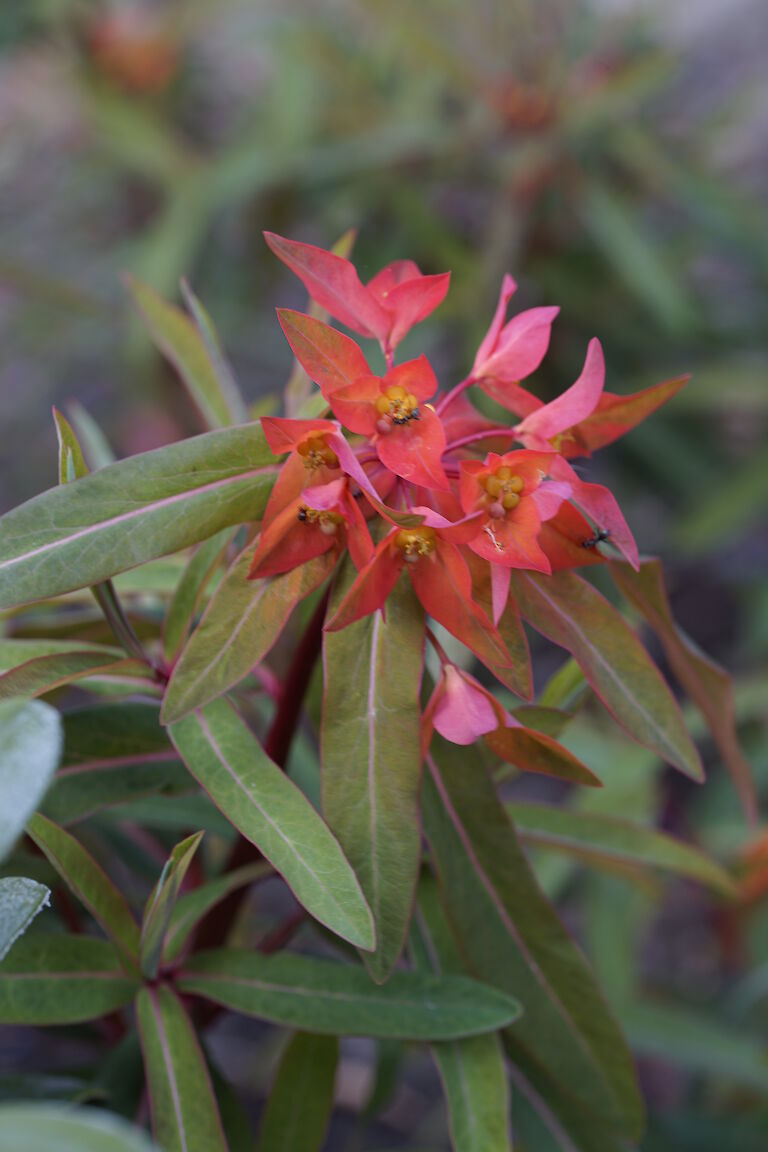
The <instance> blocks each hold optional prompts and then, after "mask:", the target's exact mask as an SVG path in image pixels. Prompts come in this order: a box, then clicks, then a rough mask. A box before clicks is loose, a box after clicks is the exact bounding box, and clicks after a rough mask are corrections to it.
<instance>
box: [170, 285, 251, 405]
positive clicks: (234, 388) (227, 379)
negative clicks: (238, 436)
mask: <svg viewBox="0 0 768 1152" xmlns="http://www.w3.org/2000/svg"><path fill="white" fill-rule="evenodd" d="M181 294H182V296H183V297H184V303H185V304H186V306H187V311H188V312H189V314H190V316H191V317H192V319H193V320H194V322H195V327H196V328H197V331H198V332H199V334H200V339H201V340H202V342H203V345H204V346H205V351H206V353H207V354H208V359H209V361H210V364H211V367H212V368H213V371H214V373H215V375H216V380H217V382H218V385H219V393H220V395H221V398H222V400H223V406H222V407H223V408H226V410H227V411H228V412H229V414H230V420H229V421H228V423H232V424H244V423H245V422H246V420H247V419H248V405H247V404H246V402H245V400H244V399H243V396H242V393H241V392H240V388H239V387H238V383H237V380H236V379H235V374H234V372H233V371H232V367H231V365H230V363H229V361H228V360H227V357H226V356H225V354H224V351H223V349H222V347H221V342H220V340H219V336H218V333H217V331H216V329H215V327H214V325H213V320H212V319H211V317H210V316H209V314H208V312H207V310H206V309H205V308H204V307H203V305H202V303H201V301H200V300H198V298H197V296H195V294H194V292H193V291H192V289H191V288H190V286H189V284H188V283H187V281H186V280H185V279H183V278H182V280H181Z"/></svg>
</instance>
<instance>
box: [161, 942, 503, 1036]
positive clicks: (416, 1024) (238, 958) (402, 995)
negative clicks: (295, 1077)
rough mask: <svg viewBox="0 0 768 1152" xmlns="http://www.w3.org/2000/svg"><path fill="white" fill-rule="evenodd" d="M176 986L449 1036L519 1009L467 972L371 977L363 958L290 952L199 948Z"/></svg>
mask: <svg viewBox="0 0 768 1152" xmlns="http://www.w3.org/2000/svg"><path fill="white" fill-rule="evenodd" d="M178 988H179V990H180V991H181V992H190V993H193V994H195V995H197V996H203V997H205V999H207V1000H213V1001H214V1003H216V1004H222V1005H223V1006H224V1007H225V1008H230V1009H231V1010H232V1011H233V1012H241V1013H242V1014H243V1015H244V1016H257V1017H260V1018H261V1019H263V1020H271V1021H272V1022H273V1023H275V1024H284V1025H286V1026H287V1027H288V1028H301V1029H305V1030H306V1031H311V1032H323V1033H329V1034H330V1035H332V1036H376V1037H394V1038H395V1039H401V1040H453V1039H455V1038H456V1037H458V1036H477V1035H481V1034H482V1033H484V1032H495V1031H496V1030H497V1029H498V1028H503V1027H504V1025H506V1024H509V1023H510V1022H511V1021H512V1020H514V1019H515V1017H516V1016H517V1014H518V1012H519V1010H520V1006H519V1005H518V1003H517V1002H516V1001H515V1000H513V999H512V997H511V996H508V995H506V994H505V993H503V992H500V991H499V990H498V989H496V988H489V987H487V986H486V985H484V984H480V983H478V982H477V981H476V980H470V979H468V978H466V977H460V976H445V977H441V978H438V977H435V976H425V975H423V974H421V973H416V972H403V971H397V972H393V973H392V976H391V977H390V978H389V980H388V981H387V983H386V984H374V983H372V981H371V978H370V976H369V975H368V973H367V972H366V970H365V968H363V966H362V965H353V964H338V963H333V962H331V961H329V960H317V959H315V958H314V957H309V956H298V955H295V954H294V953H289V952H281V953H278V954H277V955H274V956H262V955H260V954H259V953H258V952H242V951H239V950H237V949H226V950H224V949H221V950H215V951H212V952H199V953H198V954H197V955H196V956H193V957H192V958H191V959H190V960H188V961H187V963H186V965H185V967H184V969H183V970H182V972H181V973H180V975H179V978H178Z"/></svg>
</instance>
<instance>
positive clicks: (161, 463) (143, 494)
mask: <svg viewBox="0 0 768 1152" xmlns="http://www.w3.org/2000/svg"><path fill="white" fill-rule="evenodd" d="M274 475H275V463H274V457H273V456H272V453H271V452H270V450H269V447H268V446H267V443H266V441H265V439H264V435H263V433H262V431H261V428H260V426H259V425H257V424H246V425H244V426H242V427H239V428H227V429H224V430H223V431H219V432H209V433H207V434H205V435H203V436H195V437H193V438H192V439H191V440H183V441H182V442H181V443H179V444H170V445H168V446H167V447H165V448H157V449H155V450H154V451H152V452H144V453H142V454H141V455H139V456H132V457H130V458H129V459H128V460H121V461H120V462H119V463H117V464H110V465H109V466H108V467H107V468H102V469H101V470H100V471H98V472H93V473H91V474H90V475H89V476H84V477H83V478H82V479H81V480H75V481H73V482H72V483H71V484H65V485H62V486H59V487H57V488H52V489H50V490H49V491H48V492H43V493H42V494H41V495H40V496H35V497H34V498H33V499H32V500H28V501H27V502H26V504H22V505H21V506H20V507H19V508H15V509H14V510H13V511H11V512H8V513H7V514H6V515H5V516H3V517H2V518H0V609H2V608H11V607H15V606H16V605H18V604H28V603H30V602H31V601H33V600H42V599H45V598H47V597H50V596H59V595H61V594H62V593H63V592H70V591H72V590H73V589H75V588H83V587H85V586H86V585H92V584H98V583H99V582H101V581H103V580H106V579H107V578H108V577H109V576H113V575H114V574H115V573H116V572H122V571H124V570H125V569H128V568H135V567H136V566H137V565H139V564H143V563H145V562H146V561H147V560H151V559H153V558H154V557H157V556H164V555H167V554H168V553H170V552H176V551H178V550H179V549H181V548H186V547H188V546H189V545H190V544H196V543H197V542H198V541H200V540H205V539H207V538H208V537H209V536H212V535H214V533H216V532H218V531H220V530H221V529H222V528H226V527H228V526H229V525H233V524H239V523H242V522H243V521H246V520H258V519H259V518H260V516H261V515H262V513H263V511H264V507H265V505H266V501H267V497H268V495H269V491H270V489H271V487H272V483H273V479H274Z"/></svg>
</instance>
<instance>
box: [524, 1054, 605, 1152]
mask: <svg viewBox="0 0 768 1152" xmlns="http://www.w3.org/2000/svg"><path fill="white" fill-rule="evenodd" d="M509 1074H510V1079H511V1081H512V1124H513V1127H514V1132H515V1150H516V1152H518V1150H519V1152H626V1149H627V1145H626V1143H625V1141H623V1140H619V1139H618V1138H617V1137H616V1135H615V1134H614V1133H612V1132H611V1131H609V1130H607V1129H605V1128H603V1127H601V1126H600V1125H598V1124H596V1123H595V1119H594V1117H593V1116H592V1115H590V1113H588V1112H584V1111H583V1110H582V1109H581V1108H579V1107H578V1104H576V1103H574V1100H573V1098H572V1097H569V1096H567V1095H566V1094H565V1093H564V1092H563V1091H562V1090H561V1089H560V1088H559V1087H558V1086H557V1085H556V1084H553V1083H552V1082H551V1081H550V1080H548V1078H547V1077H546V1076H545V1075H543V1074H542V1073H541V1071H540V1070H538V1069H535V1070H534V1069H532V1068H526V1069H525V1071H523V1069H522V1068H520V1067H517V1066H515V1065H514V1064H513V1065H512V1066H511V1067H510V1068H509Z"/></svg>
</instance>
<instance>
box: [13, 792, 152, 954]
mask: <svg viewBox="0 0 768 1152" xmlns="http://www.w3.org/2000/svg"><path fill="white" fill-rule="evenodd" d="M27 834H28V835H29V836H31V837H32V839H33V840H34V842H35V844H37V846H38V848H40V849H41V851H42V852H44V853H45V855H46V856H47V858H48V860H50V862H51V864H52V865H53V866H54V868H55V869H56V871H57V872H58V873H59V875H60V876H61V878H62V880H64V882H65V883H66V884H67V885H68V887H69V888H71V889H72V891H73V892H74V894H75V896H77V898H78V900H81V901H82V902H83V904H84V905H85V907H86V908H87V909H88V911H89V912H90V913H91V915H92V916H93V918H94V920H95V921H96V923H97V924H98V925H99V926H100V927H101V928H103V930H104V931H105V932H106V934H107V936H108V937H109V938H110V940H111V941H112V943H113V944H114V946H115V948H117V950H118V952H119V953H120V955H121V956H122V958H123V960H124V962H125V964H126V967H127V969H128V971H129V972H135V971H136V958H137V955H138V950H139V926H138V924H137V923H136V921H135V919H134V916H133V913H132V912H131V910H130V908H129V907H128V903H127V901H126V899H125V897H124V896H123V894H122V892H120V890H119V889H118V888H116V887H115V885H114V884H113V883H112V881H111V880H110V878H109V877H108V876H107V874H106V872H105V871H104V870H103V868H101V866H100V865H99V864H97V862H96V861H95V860H94V858H93V857H92V856H91V854H90V852H88V851H87V850H86V849H85V848H84V847H83V846H82V844H80V843H79V842H78V841H77V840H76V839H75V838H74V836H71V835H70V834H69V832H65V831H64V829H63V828H59V827H58V826H57V825H56V824H54V823H53V822H52V821H51V820H47V819H46V818H45V816H41V815H40V814H39V813H37V814H36V815H34V816H33V817H32V819H31V820H30V821H29V823H28V824H27Z"/></svg>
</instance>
